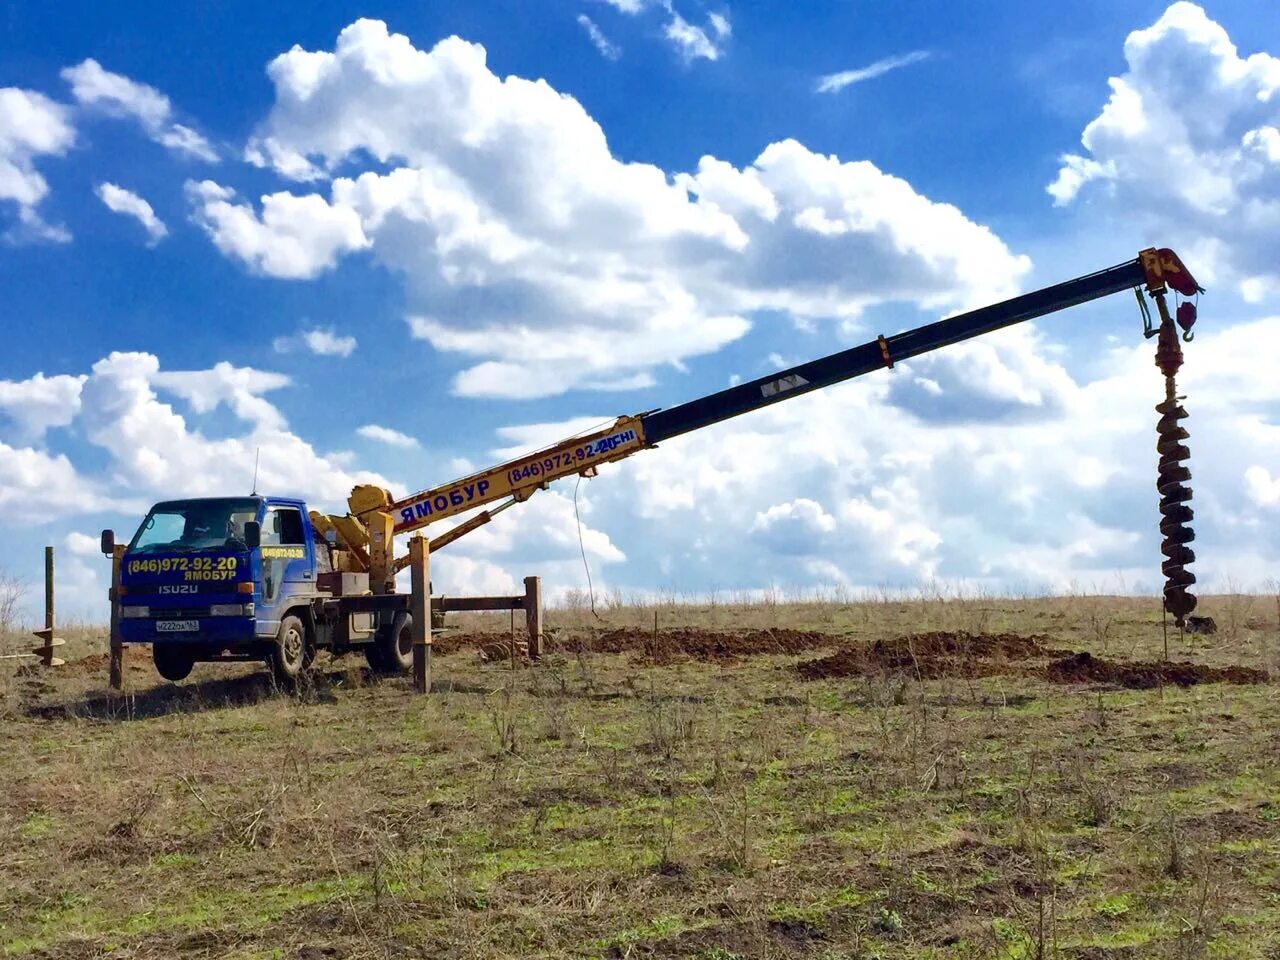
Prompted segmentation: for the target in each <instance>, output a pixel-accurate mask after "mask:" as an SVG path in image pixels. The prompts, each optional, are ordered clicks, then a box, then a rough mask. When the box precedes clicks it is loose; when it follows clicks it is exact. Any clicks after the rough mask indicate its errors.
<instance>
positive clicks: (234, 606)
mask: <svg viewBox="0 0 1280 960" xmlns="http://www.w3.org/2000/svg"><path fill="white" fill-rule="evenodd" d="M209 616H211V617H252V616H253V604H252V603H215V604H212V605H211V606H210V607H209Z"/></svg>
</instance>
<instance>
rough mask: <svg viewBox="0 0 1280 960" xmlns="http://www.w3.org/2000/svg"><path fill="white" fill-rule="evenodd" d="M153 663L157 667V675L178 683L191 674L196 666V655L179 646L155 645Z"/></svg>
mask: <svg viewBox="0 0 1280 960" xmlns="http://www.w3.org/2000/svg"><path fill="white" fill-rule="evenodd" d="M151 662H152V663H154V664H155V665H156V673H158V674H160V676H162V677H164V678H165V679H166V680H169V681H172V682H173V683H177V682H178V681H179V680H185V679H187V677H188V676H189V675H190V674H191V668H192V667H194V666H195V664H196V655H195V654H194V653H192V652H191V651H190V650H186V649H184V648H182V647H181V646H179V645H177V644H173V643H153V644H152V645H151Z"/></svg>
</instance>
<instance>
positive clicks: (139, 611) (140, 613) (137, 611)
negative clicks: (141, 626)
mask: <svg viewBox="0 0 1280 960" xmlns="http://www.w3.org/2000/svg"><path fill="white" fill-rule="evenodd" d="M120 616H121V617H149V616H151V608H150V607H137V606H134V607H121V608H120Z"/></svg>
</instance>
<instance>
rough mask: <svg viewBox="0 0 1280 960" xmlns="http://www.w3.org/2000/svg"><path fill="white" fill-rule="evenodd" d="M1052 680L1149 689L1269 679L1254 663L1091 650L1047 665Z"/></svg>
mask: <svg viewBox="0 0 1280 960" xmlns="http://www.w3.org/2000/svg"><path fill="white" fill-rule="evenodd" d="M1045 676H1046V677H1047V678H1048V679H1049V680H1050V681H1052V682H1053V683H1110V684H1115V685H1117V686H1121V687H1128V688H1129V689H1131V690H1149V689H1151V688H1153V687H1159V686H1163V685H1165V684H1169V685H1172V686H1178V687H1192V686H1195V685H1196V684H1198V683H1266V682H1267V679H1268V678H1267V673H1266V671H1264V670H1254V669H1253V668H1251V667H1240V666H1230V667H1207V666H1205V665H1204V664H1200V663H1191V662H1190V661H1188V660H1183V661H1181V662H1179V663H1161V662H1149V661H1141V660H1133V661H1116V660H1103V659H1102V658H1100V657H1095V656H1093V655H1092V654H1089V653H1073V654H1071V656H1068V657H1063V658H1062V659H1061V660H1055V661H1054V662H1053V663H1051V664H1049V666H1048V667H1046V668H1045Z"/></svg>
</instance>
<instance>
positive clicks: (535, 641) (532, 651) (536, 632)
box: [524, 577, 542, 660]
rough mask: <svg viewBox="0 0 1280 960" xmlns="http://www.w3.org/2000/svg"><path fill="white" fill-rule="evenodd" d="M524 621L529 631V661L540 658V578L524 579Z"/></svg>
mask: <svg viewBox="0 0 1280 960" xmlns="http://www.w3.org/2000/svg"><path fill="white" fill-rule="evenodd" d="M524 620H525V625H526V626H527V627H528V629H529V659H530V660H539V659H541V658H542V578H541V577H525V578H524Z"/></svg>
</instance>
